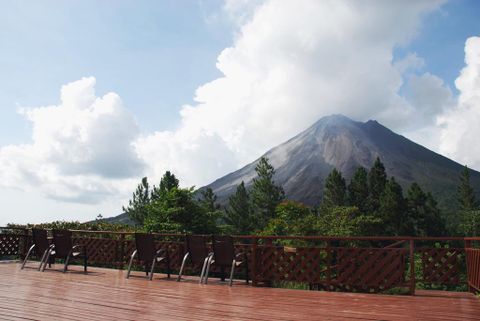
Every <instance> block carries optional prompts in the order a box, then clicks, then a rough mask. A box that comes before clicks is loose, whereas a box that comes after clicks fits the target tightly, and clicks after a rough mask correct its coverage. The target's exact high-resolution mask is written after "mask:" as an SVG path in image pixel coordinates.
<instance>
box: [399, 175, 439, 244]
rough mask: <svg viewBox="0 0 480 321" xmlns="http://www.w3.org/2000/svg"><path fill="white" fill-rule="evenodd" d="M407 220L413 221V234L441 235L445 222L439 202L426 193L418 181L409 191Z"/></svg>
mask: <svg viewBox="0 0 480 321" xmlns="http://www.w3.org/2000/svg"><path fill="white" fill-rule="evenodd" d="M406 201H407V214H408V219H407V221H409V222H411V223H413V230H412V231H411V232H412V233H410V234H411V235H412V236H413V235H416V236H441V235H443V234H444V230H445V223H444V221H443V219H442V217H441V214H440V210H439V209H438V207H437V202H436V201H435V199H434V198H433V196H432V195H431V194H430V193H428V194H426V193H425V192H424V191H423V190H422V189H421V187H420V186H419V185H418V184H417V183H413V184H412V185H410V188H409V189H408V191H407V198H406ZM411 227H412V226H411Z"/></svg>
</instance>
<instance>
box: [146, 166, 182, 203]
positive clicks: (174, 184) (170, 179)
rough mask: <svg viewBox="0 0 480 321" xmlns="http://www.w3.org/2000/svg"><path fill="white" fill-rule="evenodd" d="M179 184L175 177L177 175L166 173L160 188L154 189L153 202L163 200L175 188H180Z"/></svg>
mask: <svg viewBox="0 0 480 321" xmlns="http://www.w3.org/2000/svg"><path fill="white" fill-rule="evenodd" d="M178 184H179V182H178V179H177V178H176V177H175V175H174V174H172V173H170V171H166V172H165V174H163V177H162V179H161V180H160V184H159V186H158V187H156V186H154V187H153V191H152V195H151V198H152V200H155V199H158V198H162V197H163V196H164V195H166V194H167V193H168V192H169V191H171V190H172V189H173V188H178V187H179V185H178Z"/></svg>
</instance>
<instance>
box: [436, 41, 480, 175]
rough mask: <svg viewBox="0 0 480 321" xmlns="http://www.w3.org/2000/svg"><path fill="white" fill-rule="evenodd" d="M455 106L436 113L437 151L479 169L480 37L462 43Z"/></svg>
mask: <svg viewBox="0 0 480 321" xmlns="http://www.w3.org/2000/svg"><path fill="white" fill-rule="evenodd" d="M455 85H456V87H457V89H458V90H459V91H460V95H459V97H458V102H457V106H456V107H455V108H453V109H451V110H448V111H447V112H446V113H445V114H444V115H442V116H441V117H439V119H438V125H439V126H441V131H440V134H441V142H440V152H441V153H443V154H445V155H447V156H450V157H452V158H453V159H455V160H456V161H458V162H461V163H463V164H467V165H468V166H471V167H473V168H475V169H477V170H479V169H480V144H479V143H478V138H479V137H480V126H479V124H480V37H471V38H469V39H468V40H467V41H466V43H465V67H464V68H463V69H462V71H461V73H460V76H459V77H458V78H457V79H456V81H455Z"/></svg>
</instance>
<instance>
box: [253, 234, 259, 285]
mask: <svg viewBox="0 0 480 321" xmlns="http://www.w3.org/2000/svg"><path fill="white" fill-rule="evenodd" d="M257 246H258V240H257V238H256V237H254V238H253V243H252V285H253V286H257Z"/></svg>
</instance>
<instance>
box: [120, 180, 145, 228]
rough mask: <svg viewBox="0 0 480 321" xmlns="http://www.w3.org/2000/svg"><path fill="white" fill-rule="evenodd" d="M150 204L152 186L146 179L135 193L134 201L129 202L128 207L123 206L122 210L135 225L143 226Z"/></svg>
mask: <svg viewBox="0 0 480 321" xmlns="http://www.w3.org/2000/svg"><path fill="white" fill-rule="evenodd" d="M148 204H150V186H149V184H148V179H147V178H146V177H144V178H142V182H141V183H140V184H138V186H137V189H136V190H135V192H134V193H133V195H132V199H131V200H129V201H128V206H127V207H125V206H123V207H122V209H123V211H124V212H125V213H127V214H128V217H129V218H130V219H131V220H132V221H134V222H135V224H138V225H143V222H144V220H145V216H146V206H147V205H148Z"/></svg>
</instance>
